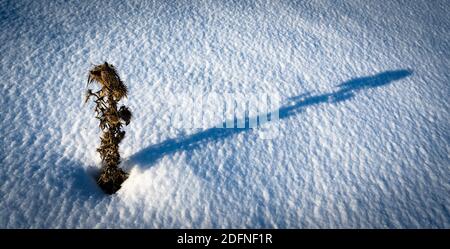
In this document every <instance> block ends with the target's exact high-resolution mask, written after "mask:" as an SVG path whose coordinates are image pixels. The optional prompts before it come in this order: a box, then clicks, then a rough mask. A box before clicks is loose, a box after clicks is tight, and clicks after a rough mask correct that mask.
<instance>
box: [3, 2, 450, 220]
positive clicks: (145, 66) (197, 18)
mask: <svg viewBox="0 0 450 249" xmlns="http://www.w3.org/2000/svg"><path fill="white" fill-rule="evenodd" d="M449 6H450V1H445V0H442V1H431V0H430V1H368V0H367V1H352V0H349V1H153V2H151V1H81V2H78V1H70V2H65V1H64V2H63V1H31V0H30V1H1V2H0V17H1V18H0V26H1V27H2V32H0V41H1V43H0V54H1V64H0V77H1V96H2V98H0V104H1V106H2V112H1V120H2V121H1V122H0V132H1V134H2V136H1V149H0V160H1V161H0V162H1V170H0V227H2V228H104V227H106V228H115V227H122V228H135V227H136V228H419V227H425V228H450V211H449V209H450V181H449V179H450V156H449V155H450V133H449V131H450V130H449V128H450V115H449V110H450V109H449V96H450V88H449V83H450V74H449V65H450V64H449V59H450V44H449V39H448V38H449V35H450V14H449V13H450V9H449ZM103 61H108V62H109V63H112V64H114V65H115V67H116V68H117V69H118V71H119V73H120V75H121V78H122V79H123V80H124V82H125V83H126V84H127V85H128V86H129V98H128V99H127V100H126V101H125V103H126V104H127V105H128V106H130V108H131V109H132V111H133V112H134V119H133V120H132V122H131V124H130V125H129V126H127V127H126V128H125V130H126V132H127V134H126V137H125V139H124V141H123V142H122V144H121V147H120V148H121V153H122V157H123V159H124V162H123V166H124V168H126V169H127V171H129V172H130V177H129V179H128V180H127V181H126V182H125V183H124V185H123V187H122V188H121V189H120V191H119V192H118V193H117V194H116V195H113V196H108V195H105V194H103V193H102V192H101V190H100V189H99V188H98V187H97V185H96V183H95V179H94V178H93V175H94V173H93V172H95V171H96V169H97V168H98V167H99V164H100V159H99V156H98V154H97V153H96V147H97V146H98V144H99V135H100V130H99V129H98V124H97V122H96V121H97V120H96V119H95V118H94V112H93V105H92V103H90V104H87V105H83V94H84V91H85V87H86V80H87V73H88V70H89V69H90V68H91V67H92V65H93V64H99V63H102V62H103ZM222 93H223V94H224V93H234V94H235V95H233V96H236V99H235V100H236V101H245V100H246V96H254V95H255V94H256V95H257V96H259V95H260V94H269V95H273V96H279V97H280V103H279V105H278V106H277V107H276V108H275V109H274V110H273V111H277V110H278V111H279V120H276V121H273V122H271V123H270V124H271V125H276V126H275V128H276V129H278V131H279V133H278V134H277V136H275V137H273V138H271V139H264V138H263V137H261V136H260V133H259V131H258V130H257V129H220V128H214V127H215V126H216V125H218V123H217V122H216V121H217V119H215V118H214V115H215V114H216V113H217V112H218V110H217V109H216V108H214V105H203V107H204V108H197V107H196V103H191V104H189V102H188V99H187V98H185V97H186V96H199V95H202V94H219V96H220V94H222ZM218 101H219V102H220V100H218ZM213 102H214V101H213ZM193 106H194V107H195V108H194V109H193V110H194V111H193V112H192V118H193V119H197V120H198V119H202V120H203V122H204V123H203V124H204V125H205V126H204V127H203V128H198V127H187V126H185V127H183V126H177V125H174V122H173V120H172V119H173V115H174V114H175V113H183V112H188V111H190V110H192V107H193ZM196 110H197V111H196ZM227 117H228V116H227ZM224 121H226V120H222V121H221V122H224ZM219 124H220V123H219ZM186 125H187V124H186ZM272 128H273V127H272ZM269 130H270V128H269Z"/></svg>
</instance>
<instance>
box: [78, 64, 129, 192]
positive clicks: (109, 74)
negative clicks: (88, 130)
mask: <svg viewBox="0 0 450 249" xmlns="http://www.w3.org/2000/svg"><path fill="white" fill-rule="evenodd" d="M92 82H97V83H99V85H100V87H101V89H100V90H99V91H97V92H93V91H92V89H88V90H87V92H86V100H85V101H86V102H87V101H88V100H89V99H90V98H91V97H93V98H94V103H95V112H96V118H97V119H98V120H99V121H100V123H99V127H100V129H101V130H102V132H103V134H102V135H101V137H100V147H98V148H97V151H98V152H99V153H100V158H101V160H102V169H101V172H100V176H99V178H98V179H97V183H98V184H99V186H100V187H101V188H102V189H103V190H104V191H105V192H106V193H108V194H113V193H115V192H116V191H117V190H119V189H120V186H121V185H122V183H123V182H124V181H125V180H126V179H127V177H128V174H127V173H126V172H124V171H123V170H122V169H121V168H120V167H119V165H120V154H119V143H120V142H121V141H122V139H123V138H124V136H125V131H122V126H123V124H125V125H128V124H129V123H130V120H131V117H132V114H131V111H130V109H129V108H128V107H126V106H121V107H120V109H118V108H117V103H118V102H119V101H120V100H121V99H122V98H123V97H126V96H127V93H128V89H127V87H126V86H125V84H124V83H123V82H122V81H121V80H120V78H119V75H118V74H117V72H116V70H115V68H114V66H113V65H111V64H108V63H107V62H105V63H104V64H100V65H97V66H95V67H94V68H93V69H91V70H90V71H89V77H88V85H90V84H91V83H92Z"/></svg>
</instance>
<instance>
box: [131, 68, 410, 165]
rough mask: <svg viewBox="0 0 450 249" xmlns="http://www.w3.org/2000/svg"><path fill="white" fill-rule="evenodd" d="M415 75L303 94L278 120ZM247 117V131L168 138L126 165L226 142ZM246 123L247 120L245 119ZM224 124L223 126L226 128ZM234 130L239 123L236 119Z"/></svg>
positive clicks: (395, 74) (393, 74)
mask: <svg viewBox="0 0 450 249" xmlns="http://www.w3.org/2000/svg"><path fill="white" fill-rule="evenodd" d="M411 74H412V71H411V70H395V71H386V72H383V73H379V74H376V75H373V76H368V77H361V78H355V79H351V80H349V81H346V82H344V83H342V84H339V85H338V86H337V87H338V89H337V90H336V91H333V92H330V93H324V94H320V95H315V96H310V95H309V94H302V95H299V96H295V97H291V98H289V99H288V100H289V101H290V102H291V104H289V105H285V106H282V107H281V108H280V109H279V110H278V111H279V119H285V118H288V117H290V116H292V115H295V114H298V113H299V112H300V111H301V110H302V109H303V108H304V107H307V106H313V105H317V104H321V103H337V102H340V101H344V100H348V99H350V98H352V97H354V96H355V94H356V93H358V92H359V91H362V90H364V89H368V88H375V87H380V86H385V85H387V84H389V83H391V82H393V81H396V80H400V79H402V78H405V77H407V76H409V75H411ZM250 119H252V118H249V117H246V118H245V122H244V123H245V126H244V127H245V128H216V127H213V128H209V129H206V130H204V131H201V132H198V133H195V134H192V135H188V136H184V137H180V138H174V139H168V140H166V141H164V142H162V143H159V144H155V145H150V146H148V147H147V148H144V149H142V150H141V151H139V152H137V153H136V154H134V155H132V156H131V157H129V158H128V160H127V161H126V162H125V164H127V165H136V164H137V165H139V166H151V165H153V164H154V162H155V161H156V160H158V159H160V158H162V157H164V156H166V155H169V154H172V153H175V152H177V151H190V150H194V149H196V148H198V147H200V146H201V145H203V144H207V143H209V142H213V141H219V140H223V139H225V138H228V137H231V136H233V135H236V134H238V133H241V132H245V131H249V130H252V129H253V128H249V120H250ZM243 121H244V120H243ZM225 123H226V121H225V122H223V125H222V127H225ZM234 123H235V127H236V123H237V120H234Z"/></svg>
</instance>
